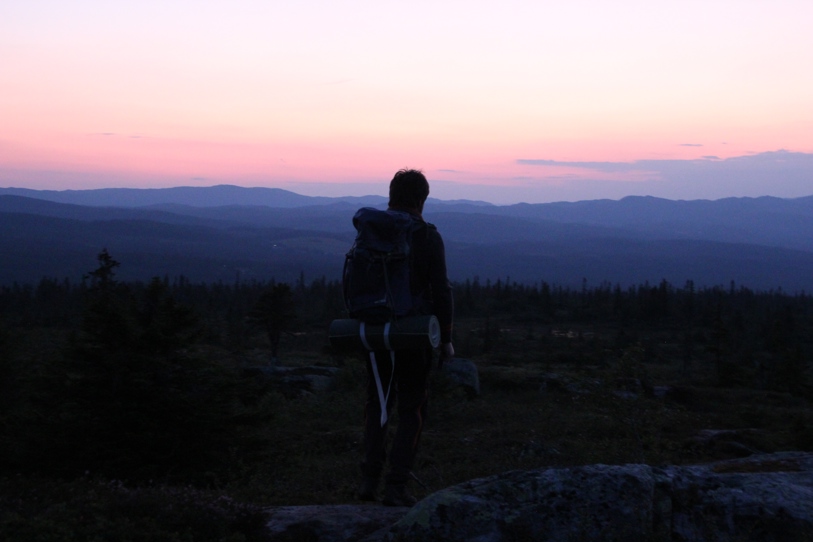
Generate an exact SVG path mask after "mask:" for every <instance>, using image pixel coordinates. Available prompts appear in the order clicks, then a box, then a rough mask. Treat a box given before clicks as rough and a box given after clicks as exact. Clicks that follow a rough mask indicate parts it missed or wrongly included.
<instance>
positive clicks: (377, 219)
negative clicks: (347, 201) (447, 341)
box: [342, 207, 420, 323]
mask: <svg viewBox="0 0 813 542" xmlns="http://www.w3.org/2000/svg"><path fill="white" fill-rule="evenodd" d="M419 225H420V222H419V221H417V220H415V219H414V218H413V217H412V215H410V214H409V213H407V212H403V211H393V210H386V211H382V210H380V209H374V208H372V207H363V208H361V209H359V210H358V211H357V212H356V214H355V216H353V226H355V228H356V230H357V234H356V240H355V242H354V243H353V246H352V247H351V248H350V251H349V252H348V253H347V256H346V257H345V261H344V271H343V273H342V287H343V291H344V303H345V307H346V308H347V311H348V313H349V314H350V317H351V318H356V319H358V320H361V321H364V322H368V323H384V322H390V321H393V320H397V319H398V318H401V317H403V316H409V315H411V314H414V313H415V309H416V308H417V307H416V305H417V303H416V300H415V299H414V298H413V296H412V292H411V291H410V267H411V265H410V264H411V248H412V234H413V232H414V231H415V230H416V229H417V227H418V226H419Z"/></svg>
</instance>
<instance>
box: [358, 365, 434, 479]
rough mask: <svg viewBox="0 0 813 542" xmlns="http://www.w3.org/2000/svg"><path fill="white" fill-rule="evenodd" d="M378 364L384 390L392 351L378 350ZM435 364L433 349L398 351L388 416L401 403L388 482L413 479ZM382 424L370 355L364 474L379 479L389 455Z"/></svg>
mask: <svg viewBox="0 0 813 542" xmlns="http://www.w3.org/2000/svg"><path fill="white" fill-rule="evenodd" d="M375 359H376V366H377V367H378V374H379V376H380V378H381V385H382V387H383V390H384V393H385V394H386V393H387V385H388V384H389V382H390V375H391V374H392V359H391V358H390V352H388V351H382V352H376V353H375ZM431 365H432V351H431V350H398V351H397V352H395V376H394V378H393V379H392V386H391V389H390V395H389V398H388V400H387V415H388V418H389V416H390V415H391V414H392V413H393V407H394V406H396V405H397V412H398V427H397V428H396V431H395V439H394V440H393V442H392V446H391V448H390V454H389V466H390V470H389V472H388V473H387V476H386V480H385V481H386V483H387V484H403V483H406V482H407V480H409V478H410V473H411V471H412V466H413V463H414V462H415V455H416V454H417V451H418V443H419V441H420V438H421V431H422V430H423V424H424V423H426V411H427V409H426V403H427V398H428V395H427V384H428V380H429V370H430V367H431ZM388 426H389V419H388V420H387V423H385V424H384V426H383V427H382V426H381V402H380V400H379V397H378V390H377V388H376V383H375V378H374V375H373V370H372V363H371V361H370V359H369V355H368V356H367V402H366V404H365V405H364V461H362V463H361V471H362V474H363V475H364V476H367V477H370V478H378V477H379V476H381V471H382V469H383V467H384V462H385V459H386V457H387V428H388Z"/></svg>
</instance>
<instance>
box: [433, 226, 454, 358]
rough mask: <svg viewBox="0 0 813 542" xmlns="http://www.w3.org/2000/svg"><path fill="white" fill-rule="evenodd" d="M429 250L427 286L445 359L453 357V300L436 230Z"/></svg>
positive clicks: (443, 254) (442, 249) (443, 248)
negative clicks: (429, 290) (429, 288)
mask: <svg viewBox="0 0 813 542" xmlns="http://www.w3.org/2000/svg"><path fill="white" fill-rule="evenodd" d="M429 249H430V250H429V259H430V261H429V284H430V287H431V288H432V304H433V306H434V309H435V316H437V318H438V322H439V323H440V342H441V345H442V346H441V356H444V354H448V355H447V357H452V356H453V355H454V347H452V344H451V343H452V326H453V323H454V299H453V296H452V285H451V283H450V282H449V277H448V275H447V274H446V248H445V247H444V245H443V238H442V237H441V236H440V234H439V233H438V232H437V230H434V229H433V231H432V235H430V247H429ZM447 345H448V346H447Z"/></svg>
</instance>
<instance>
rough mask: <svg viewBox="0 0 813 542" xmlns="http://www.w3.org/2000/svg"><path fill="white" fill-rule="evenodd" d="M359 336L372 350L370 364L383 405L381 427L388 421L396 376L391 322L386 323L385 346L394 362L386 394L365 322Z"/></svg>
mask: <svg viewBox="0 0 813 542" xmlns="http://www.w3.org/2000/svg"><path fill="white" fill-rule="evenodd" d="M359 337H361V344H363V345H364V348H366V349H367V350H368V351H369V352H370V364H371V365H372V368H373V377H375V388H376V390H377V391H378V403H379V404H380V405H381V427H384V425H385V424H386V423H387V401H388V400H389V398H390V391H391V390H392V380H393V378H395V351H394V350H393V349H392V346H391V345H390V324H389V322H387V323H386V324H385V325H384V346H385V347H386V348H387V350H389V351H390V361H391V362H392V370H391V371H390V382H389V384H387V393H386V394H384V386H383V385H382V384H381V375H380V374H378V364H377V363H376V362H375V352H373V348H372V347H371V346H370V343H369V342H367V330H366V329H365V326H364V322H360V323H359Z"/></svg>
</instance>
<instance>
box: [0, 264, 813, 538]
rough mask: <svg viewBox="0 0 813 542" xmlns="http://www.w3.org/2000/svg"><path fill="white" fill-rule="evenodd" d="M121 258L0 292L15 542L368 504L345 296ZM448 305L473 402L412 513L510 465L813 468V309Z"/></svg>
mask: <svg viewBox="0 0 813 542" xmlns="http://www.w3.org/2000/svg"><path fill="white" fill-rule="evenodd" d="M116 263H118V262H115V260H112V258H108V259H107V260H105V259H104V258H101V257H100V260H99V267H98V268H97V269H96V270H95V271H93V272H91V273H89V274H88V278H87V280H86V281H85V282H84V283H82V284H74V283H71V282H70V281H67V282H66V281H61V280H44V281H42V282H40V283H39V284H38V285H35V286H31V287H24V286H14V287H10V286H6V287H2V288H0V325H1V326H2V327H0V387H1V388H2V389H0V409H2V410H0V464H1V465H2V471H0V539H3V540H9V541H12V540H14V541H16V540H19V541H23V540H25V541H28V540H88V539H116V540H259V539H262V532H263V531H262V521H263V517H264V516H263V515H262V514H261V510H262V508H264V507H268V506H274V505H306V504H343V503H355V502H356V501H355V494H354V493H355V488H356V483H357V471H356V465H357V462H358V459H359V453H360V450H359V445H360V437H361V435H360V426H361V417H362V413H361V409H362V390H363V385H364V375H365V368H364V365H363V361H362V360H360V359H358V358H356V357H355V356H353V355H348V354H344V353H340V352H335V351H332V350H331V349H330V347H329V346H328V344H327V340H326V329H327V325H328V323H329V322H330V320H331V319H333V318H335V317H341V299H340V294H339V292H340V289H339V285H338V283H335V282H331V281H324V280H321V281H314V282H312V283H306V282H305V281H304V279H303V280H302V281H301V282H293V283H291V284H290V285H287V284H286V285H284V286H280V285H279V284H271V283H260V282H255V283H249V282H242V283H229V284H223V283H219V284H204V283H190V282H188V281H184V280H174V281H171V280H168V279H167V280H165V279H156V280H154V281H152V282H147V283H139V282H119V281H118V280H117V274H116V273H117V272H118V270H119V269H120V267H119V266H117V265H114V264H116ZM125 266H126V262H124V263H122V266H121V267H125ZM89 267H90V266H89ZM269 292H276V293H274V294H273V295H272V294H270V293H269ZM286 292H287V293H286ZM455 293H456V299H457V308H458V315H459V318H458V322H457V325H456V328H455V339H454V340H455V346H456V349H457V353H458V356H459V357H460V358H463V359H468V360H470V361H472V362H473V363H474V364H475V365H476V367H477V369H478V373H479V381H480V392H479V394H476V393H474V392H473V391H472V390H470V389H467V388H464V387H460V386H458V385H456V384H455V383H454V382H452V381H451V380H449V379H448V378H447V377H446V376H445V375H444V374H443V373H442V372H440V371H435V372H434V374H433V377H432V382H431V396H430V418H429V420H428V422H427V426H426V430H425V432H424V436H423V444H422V451H421V453H420V457H419V461H418V465H417V466H416V469H415V475H416V478H417V480H416V482H415V483H414V485H413V489H414V492H415V493H416V495H417V496H419V497H424V496H427V495H428V494H430V493H431V492H434V491H437V490H440V489H443V488H445V487H448V486H451V485H453V484H457V483H460V482H463V481H466V480H470V479H473V478H478V477H483V476H487V475H492V474H498V473H502V472H505V471H509V470H515V469H534V468H540V467H545V466H555V467H568V466H579V465H590V464H596V463H602V464H609V465H620V464H626V463H642V464H648V465H665V464H673V465H686V464H695V463H702V462H707V461H712V460H720V459H730V458H736V457H746V456H749V455H752V454H756V453H766V452H777V451H792V450H797V451H813V429H811V428H813V408H812V407H811V378H812V377H813V375H812V374H811V354H813V325H811V324H813V321H811V320H812V319H813V300H811V298H810V297H809V296H806V295H801V294H799V295H786V294H782V293H777V292H756V291H752V290H749V289H747V288H745V287H740V286H733V285H732V286H731V287H730V288H697V289H696V288H695V287H694V285H693V284H692V283H686V284H684V285H679V286H676V285H672V284H669V283H667V282H665V281H664V282H662V283H660V284H657V285H639V286H634V287H629V288H621V287H613V286H611V285H605V286H600V287H595V288H591V287H587V286H585V287H584V288H577V289H569V288H559V287H556V286H548V285H547V284H544V285H543V286H541V287H526V286H522V285H518V284H515V283H505V282H489V283H487V284H485V283H480V282H479V281H464V282H461V283H458V284H456V288H455ZM266 294H267V295H266ZM261 299H263V300H264V301H260V300H261ZM280 314H282V315H284V316H285V317H284V318H282V319H280V318H275V315H280ZM274 330H277V331H279V332H280V339H279V340H280V342H279V351H278V353H277V359H276V360H275V362H274V363H273V364H272V360H271V358H272V354H271V345H272V343H271V341H272V340H274V337H275V335H274V333H273V331H274ZM272 365H275V366H276V367H299V368H302V372H303V373H305V374H311V373H314V372H316V373H319V374H320V375H321V376H325V375H328V376H327V377H325V378H326V379H327V380H325V378H321V377H320V379H317V380H314V381H313V382H317V383H319V384H318V385H315V384H314V383H313V382H311V383H310V384H309V383H308V382H307V381H302V380H297V381H295V383H292V382H294V381H285V382H288V383H287V384H286V383H285V382H282V383H281V380H279V379H278V378H277V377H276V376H275V374H278V372H274V371H271V370H270V369H269V368H270V367H271V366H272ZM314 367H316V368H318V370H317V369H313V368H314Z"/></svg>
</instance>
